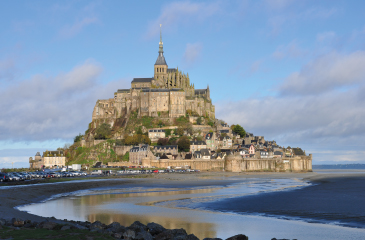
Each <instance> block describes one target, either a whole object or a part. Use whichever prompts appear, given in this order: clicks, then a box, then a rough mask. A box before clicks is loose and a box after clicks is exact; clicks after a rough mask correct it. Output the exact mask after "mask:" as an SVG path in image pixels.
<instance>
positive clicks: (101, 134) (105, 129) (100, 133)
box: [95, 123, 112, 139]
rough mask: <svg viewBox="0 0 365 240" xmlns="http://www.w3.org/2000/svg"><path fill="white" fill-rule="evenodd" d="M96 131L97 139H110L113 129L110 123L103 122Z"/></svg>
mask: <svg viewBox="0 0 365 240" xmlns="http://www.w3.org/2000/svg"><path fill="white" fill-rule="evenodd" d="M95 133H96V134H95V139H108V138H110V135H111V133H112V130H111V128H110V125H109V124H107V123H103V124H101V125H100V126H99V127H97V128H96V131H95Z"/></svg>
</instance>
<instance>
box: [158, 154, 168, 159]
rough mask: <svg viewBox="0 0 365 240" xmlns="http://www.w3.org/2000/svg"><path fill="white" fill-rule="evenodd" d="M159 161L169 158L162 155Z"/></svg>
mask: <svg viewBox="0 0 365 240" xmlns="http://www.w3.org/2000/svg"><path fill="white" fill-rule="evenodd" d="M160 159H169V158H168V157H167V156H166V154H163V155H162V156H161V157H160Z"/></svg>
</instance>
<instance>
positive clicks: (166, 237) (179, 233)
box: [155, 228, 188, 240]
mask: <svg viewBox="0 0 365 240" xmlns="http://www.w3.org/2000/svg"><path fill="white" fill-rule="evenodd" d="M187 237H188V234H187V233H186V231H185V230H184V229H182V228H181V229H172V230H171V229H168V230H165V231H164V232H162V233H160V234H158V235H156V236H155V240H170V239H174V240H183V239H187Z"/></svg>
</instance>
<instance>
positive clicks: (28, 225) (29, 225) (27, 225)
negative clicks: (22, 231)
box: [23, 223, 35, 228]
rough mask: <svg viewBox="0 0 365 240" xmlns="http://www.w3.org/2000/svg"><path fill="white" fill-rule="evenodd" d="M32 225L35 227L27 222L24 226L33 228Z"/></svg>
mask: <svg viewBox="0 0 365 240" xmlns="http://www.w3.org/2000/svg"><path fill="white" fill-rule="evenodd" d="M32 227H35V226H34V225H33V224H32V223H26V224H24V226H23V228H32Z"/></svg>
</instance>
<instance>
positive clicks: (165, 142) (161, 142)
mask: <svg viewBox="0 0 365 240" xmlns="http://www.w3.org/2000/svg"><path fill="white" fill-rule="evenodd" d="M168 143H169V139H168V138H159V139H158V141H157V145H159V146H166V145H168Z"/></svg>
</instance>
